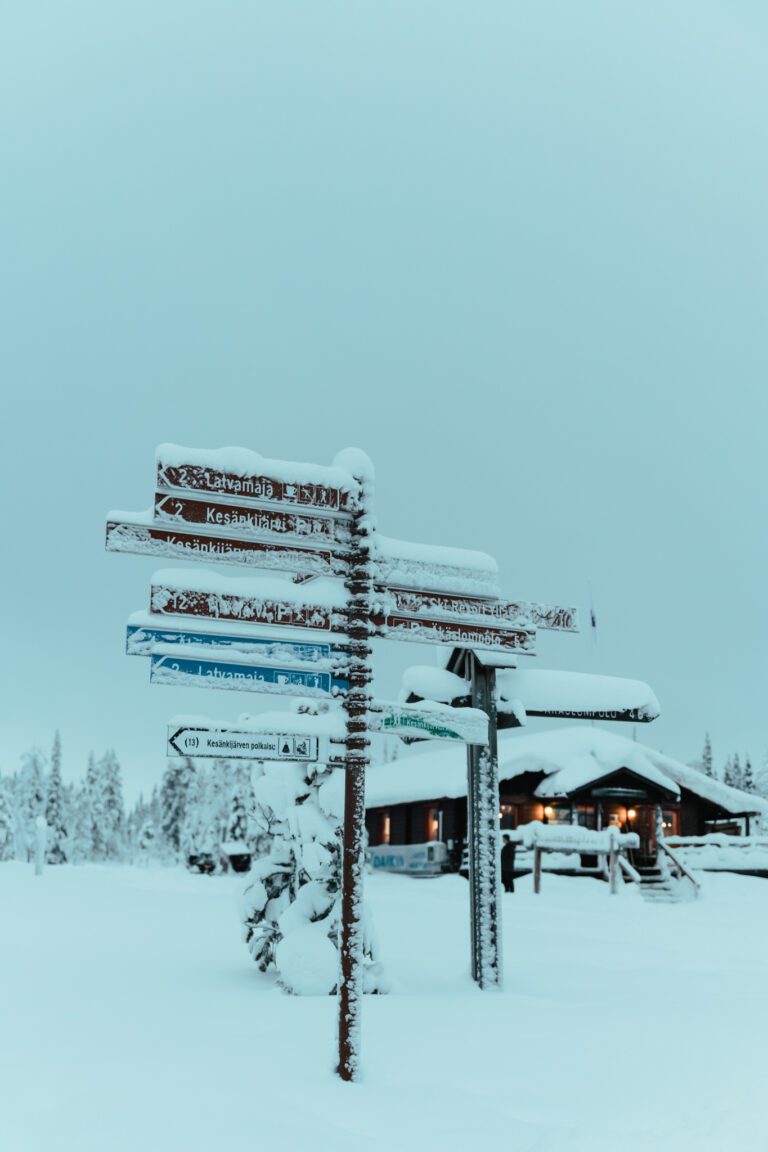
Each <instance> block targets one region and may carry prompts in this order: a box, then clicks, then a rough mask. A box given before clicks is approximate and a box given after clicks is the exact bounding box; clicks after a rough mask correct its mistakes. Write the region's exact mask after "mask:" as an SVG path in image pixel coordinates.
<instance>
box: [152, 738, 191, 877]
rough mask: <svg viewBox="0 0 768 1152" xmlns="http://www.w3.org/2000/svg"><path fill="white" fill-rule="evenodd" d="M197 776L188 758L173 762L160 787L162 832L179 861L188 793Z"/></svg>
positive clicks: (167, 769)
mask: <svg viewBox="0 0 768 1152" xmlns="http://www.w3.org/2000/svg"><path fill="white" fill-rule="evenodd" d="M194 775H195V766H194V764H193V763H192V761H191V760H189V759H188V758H187V759H185V760H182V761H178V760H171V761H170V762H169V764H168V767H167V768H166V770H165V772H164V774H163V780H162V783H161V785H160V812H161V816H160V819H161V832H162V835H163V839H164V840H165V843H166V845H167V846H168V848H169V850H170V852H171V853H172V854H173V856H174V857H175V858H176V859H178V857H179V853H180V849H181V829H182V825H183V824H184V815H185V812H186V806H187V791H188V789H189V786H190V783H191V781H192V780H193V778H194Z"/></svg>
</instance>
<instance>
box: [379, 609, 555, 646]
mask: <svg viewBox="0 0 768 1152" xmlns="http://www.w3.org/2000/svg"><path fill="white" fill-rule="evenodd" d="M377 623H378V622H377ZM376 635H377V636H384V637H386V638H387V639H389V640H406V641H413V642H414V643H419V644H450V645H452V646H457V645H459V646H461V647H462V648H487V649H490V650H491V651H504V652H521V653H523V654H525V655H528V656H533V655H535V647H536V632H535V629H533V628H513V627H494V626H493V625H490V624H475V623H474V622H470V621H469V620H467V621H465V622H463V623H459V622H457V621H451V620H438V619H432V620H430V619H428V618H426V617H421V616H419V617H418V618H417V617H411V616H395V615H390V616H386V617H384V620H383V623H381V624H379V627H378V628H377V630H376Z"/></svg>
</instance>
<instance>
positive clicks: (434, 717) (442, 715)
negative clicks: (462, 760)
mask: <svg viewBox="0 0 768 1152" xmlns="http://www.w3.org/2000/svg"><path fill="white" fill-rule="evenodd" d="M368 721H369V724H368V727H369V728H370V730H371V732H391V733H392V734H393V735H397V736H413V737H415V738H417V739H419V738H420V739H422V740H460V741H461V742H462V743H464V744H487V743H488V717H487V715H486V714H485V712H480V711H479V710H478V709H476V708H430V709H426V708H417V707H415V706H414V705H409V704H391V703H389V702H388V701H385V700H377V701H375V702H374V703H373V704H372V705H371V710H370V712H369V713H368Z"/></svg>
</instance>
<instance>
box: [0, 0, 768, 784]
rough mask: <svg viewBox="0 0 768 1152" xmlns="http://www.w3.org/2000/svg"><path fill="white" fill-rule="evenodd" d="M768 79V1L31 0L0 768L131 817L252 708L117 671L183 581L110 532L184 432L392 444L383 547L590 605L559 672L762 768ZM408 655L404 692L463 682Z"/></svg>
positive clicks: (11, 101)
mask: <svg viewBox="0 0 768 1152" xmlns="http://www.w3.org/2000/svg"><path fill="white" fill-rule="evenodd" d="M767 59H768V13H767V12H766V9H765V6H764V5H763V4H762V3H749V2H747V0H728V2H725V0H722V2H718V3H715V2H712V0H696V2H693V0H690V2H682V0H681V2H676V3H670V2H669V0H662V2H649V0H643V2H636V3H635V2H633V3H616V2H615V0H605V2H604V3H598V2H596V0H586V2H582V3H579V4H574V3H573V2H572V0H560V2H543V3H542V2H541V0H527V2H513V0H502V2H499V3H491V2H480V3H473V4H463V3H462V4H459V3H453V2H449V0H434V2H429V3H427V2H422V3H414V2H413V0H408V2H407V3H406V2H402V3H400V2H394V0H392V2H389V3H387V4H371V3H360V2H359V0H354V2H351V0H350V2H347V3H340V2H328V0H324V2H323V3H317V2H316V0H311V2H309V0H308V2H306V3H302V2H296V3H290V4H286V3H270V4H264V3H255V2H248V3H245V2H235V0H233V2H230V3H221V2H218V3H214V2H209V3H199V2H191V0H183V2H182V0H151V3H150V2H148V0H131V2H130V3H127V2H122V0H112V2H111V3H108V4H105V3H103V2H102V0H98V2H97V0H93V2H91V3H88V2H86V0H70V2H69V3H67V4H65V5H64V4H60V3H57V2H53V0H50V2H47V3H44V2H41V3H34V4H32V3H29V0H6V2H5V3H3V4H2V6H1V7H0V229H2V244H1V245H0V379H1V380H2V398H3V399H2V424H1V425H0V441H1V444H0V448H1V455H0V469H1V470H2V472H1V479H2V509H3V532H2V550H3V566H2V574H3V575H2V580H3V597H2V606H3V607H2V611H3V630H2V639H3V660H2V669H3V671H2V682H3V683H2V696H1V701H0V702H1V704H2V712H3V715H2V724H1V725H0V771H2V772H3V773H7V772H9V771H13V770H15V769H16V768H17V767H18V763H19V756H20V754H21V752H22V751H23V750H24V749H25V748H27V747H29V746H30V745H32V744H40V745H42V746H43V747H44V748H46V749H49V748H50V744H51V740H52V736H53V732H54V730H55V729H56V728H57V727H58V728H59V729H60V730H61V734H62V740H63V746H64V770H65V775H67V776H68V777H70V778H71V777H72V776H75V775H79V774H80V773H81V772H82V771H83V769H84V766H85V759H86V756H87V754H88V751H89V749H91V748H93V749H94V750H95V751H96V752H97V753H100V752H101V751H102V750H103V749H104V748H106V747H108V746H114V747H115V748H116V750H117V752H118V755H119V757H120V758H121V760H122V763H123V767H124V771H125V775H126V791H127V792H128V794H129V795H130V796H133V795H135V793H136V792H137V791H138V789H139V788H140V787H142V788H145V789H148V788H151V786H152V784H153V783H155V782H157V781H158V780H159V778H160V776H161V774H162V771H163V768H164V766H165V761H164V751H165V725H166V721H167V720H168V719H169V718H170V717H171V716H172V715H173V714H174V713H178V712H201V713H207V714H209V715H211V716H213V717H217V718H219V719H226V718H234V717H235V716H236V715H237V713H238V712H240V711H244V710H246V709H251V710H252V709H253V708H254V706H255V703H256V700H257V699H258V698H257V697H254V696H251V695H250V694H248V695H246V694H243V695H240V694H232V695H228V694H226V693H222V692H212V691H207V692H203V691H195V690H193V689H188V690H172V689H169V688H165V687H158V686H151V687H150V684H149V679H148V676H149V672H148V667H147V662H146V661H144V660H141V659H128V658H127V657H125V656H124V654H123V652H124V633H125V621H126V618H127V616H128V614H129V613H130V612H132V611H134V610H136V609H140V608H146V607H147V606H148V586H149V577H150V575H151V574H152V572H153V571H154V570H155V568H158V567H162V566H164V564H165V562H163V561H154V562H153V561H152V560H148V559H142V558H140V557H132V556H116V555H108V554H106V553H105V552H104V543H103V537H104V520H105V513H106V511H107V510H108V509H109V508H127V509H136V510H138V509H142V508H146V507H148V506H149V504H150V502H151V498H152V491H153V463H154V450H155V446H156V444H158V443H159V442H161V441H175V442H177V443H181V444H187V445H193V446H197V447H221V446H224V445H233V444H234V445H245V446H247V447H250V448H253V449H255V450H256V451H257V452H260V453H262V454H263V455H266V456H272V457H277V458H283V459H297V460H312V461H317V462H319V463H330V461H331V460H332V459H333V457H334V455H335V454H336V452H337V451H338V450H339V449H340V448H343V447H345V446H347V445H358V446H360V447H362V448H364V449H365V450H366V451H367V452H368V453H369V455H370V456H371V457H372V459H373V461H374V464H375V466H376V472H377V495H376V501H377V516H378V522H379V526H380V528H381V530H382V531H383V532H385V533H386V534H388V535H393V536H400V537H403V538H405V539H410V540H419V541H425V542H429V543H434V544H451V545H455V546H459V547H469V548H477V549H482V550H484V551H488V552H491V553H492V554H493V555H494V556H495V557H496V558H497V560H498V563H499V566H500V569H501V574H502V587H503V591H504V593H505V594H506V595H507V596H509V597H510V598H519V597H525V598H532V599H541V600H548V601H551V602H555V603H561V604H576V605H578V606H580V607H581V608H582V609H585V610H586V608H587V605H588V597H589V588H590V586H591V588H592V594H593V597H594V603H595V608H596V612H597V617H598V636H597V644H596V645H595V646H593V645H592V643H591V639H590V637H589V635H588V634H587V633H586V632H585V633H584V634H583V635H582V636H580V637H570V636H559V635H557V634H555V633H543V634H542V635H541V638H540V642H539V655H538V657H536V658H535V660H532V661H530V662H529V663H530V666H531V667H562V668H570V669H581V670H585V671H599V672H604V673H607V674H614V675H619V676H630V677H636V678H640V679H643V680H647V681H648V682H649V683H650V684H651V685H652V687H653V688H654V689H655V691H656V693H657V695H658V697H659V699H660V702H661V705H662V710H663V715H662V718H661V719H660V720H658V721H657V722H656V723H655V724H654V725H652V726H649V727H644V728H642V729H641V730H640V731H639V732H638V736H639V738H641V739H645V740H648V741H649V742H652V743H654V744H655V745H656V746H657V747H660V748H662V749H664V750H665V751H667V752H669V753H671V754H673V755H676V756H678V757H681V758H683V759H690V758H692V757H694V756H696V755H698V754H699V752H700V750H701V746H702V743H703V738H704V732H705V730H706V729H709V730H710V732H711V734H712V740H713V744H714V754H715V762H716V764H717V765H721V764H722V762H723V760H724V759H725V756H726V755H727V754H728V753H730V752H732V751H736V750H739V751H740V752H741V753H742V754H743V753H744V752H745V751H750V752H751V753H752V756H753V759H755V760H760V759H761V758H762V757H763V755H764V753H765V752H766V749H768V722H766V718H765V717H766V706H765V701H766V688H767V687H768V683H767V681H768V677H767V676H766V672H765V656H764V649H765V644H766V632H767V628H766V625H767V624H768V611H767V610H766V591H765V582H766V571H767V570H768V549H767V548H766V498H765V494H766V476H767V472H768V468H767V466H766V428H767V426H768V423H767V420H766V417H768V399H767V398H766V381H767V380H768V373H767V371H766V369H768V324H767V323H766V298H767V291H766V290H767V289H768V251H767V247H768V245H767V243H766V204H767V203H768V79H767V78H768V69H767V68H766V60H767ZM229 574H230V575H232V574H234V571H233V570H232V569H230V570H229ZM583 617H584V619H586V611H584V613H583ZM376 659H377V667H378V669H379V673H378V685H377V691H378V692H379V694H380V695H382V696H388V697H392V696H393V695H394V693H395V692H396V691H397V688H398V685H399V674H400V670H401V669H402V668H403V667H405V666H406V665H408V664H411V663H424V662H427V663H429V662H431V661H432V660H433V656H432V651H431V649H429V648H425V647H423V646H415V645H405V644H394V643H387V644H386V645H384V644H380V645H378V647H377V652H376ZM536 723H537V722H536V721H531V725H530V728H529V730H533V728H534V725H535V724H536ZM538 723H539V724H541V722H538ZM627 734H630V733H629V732H627Z"/></svg>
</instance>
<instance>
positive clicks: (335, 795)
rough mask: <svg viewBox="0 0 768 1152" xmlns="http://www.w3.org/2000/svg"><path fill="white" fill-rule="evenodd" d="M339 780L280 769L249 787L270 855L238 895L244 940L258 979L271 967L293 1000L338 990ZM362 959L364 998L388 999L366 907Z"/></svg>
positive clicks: (319, 769)
mask: <svg viewBox="0 0 768 1152" xmlns="http://www.w3.org/2000/svg"><path fill="white" fill-rule="evenodd" d="M257 770H258V769H257ZM343 776H344V774H343V771H342V770H341V769H334V768H328V767H327V766H325V765H315V764H290V765H289V764H279V763H278V764H267V765H264V766H263V767H261V775H260V776H259V777H258V778H257V779H255V780H254V785H253V790H254V797H255V805H256V808H255V813H254V822H255V824H256V826H257V827H258V828H260V830H261V833H262V836H263V837H264V838H265V839H266V840H268V841H269V843H270V848H269V852H268V854H267V855H266V856H262V857H260V858H259V859H258V860H256V862H255V863H254V865H253V868H252V869H251V873H250V875H251V880H250V882H249V884H248V886H247V887H246V889H245V891H244V893H243V897H242V905H241V909H242V919H243V926H244V938H245V942H246V944H247V946H248V949H249V951H250V953H251V956H252V957H253V959H254V960H255V961H256V963H257V964H258V965H259V968H260V969H261V970H262V972H264V971H266V970H267V968H269V967H270V966H271V965H274V967H275V968H276V969H277V977H278V983H279V984H280V985H281V987H282V988H284V989H285V991H287V992H292V993H294V994H298V995H311V994H315V995H325V994H328V993H332V992H335V991H336V985H337V981H338V971H339V952H338V947H339V943H338V937H339V922H340V913H341V821H342V817H343V806H344V790H343ZM363 953H364V977H363V986H364V989H365V991H366V992H385V991H386V990H387V987H386V980H385V977H384V974H383V971H382V967H381V964H380V963H379V962H378V961H377V959H376V942H375V938H374V934H373V928H372V922H371V918H370V915H369V913H368V910H367V909H366V908H365V907H364V908H363Z"/></svg>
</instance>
